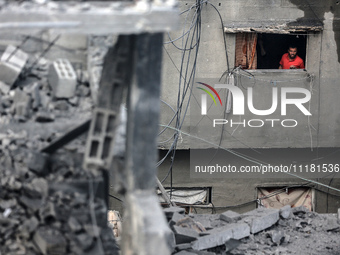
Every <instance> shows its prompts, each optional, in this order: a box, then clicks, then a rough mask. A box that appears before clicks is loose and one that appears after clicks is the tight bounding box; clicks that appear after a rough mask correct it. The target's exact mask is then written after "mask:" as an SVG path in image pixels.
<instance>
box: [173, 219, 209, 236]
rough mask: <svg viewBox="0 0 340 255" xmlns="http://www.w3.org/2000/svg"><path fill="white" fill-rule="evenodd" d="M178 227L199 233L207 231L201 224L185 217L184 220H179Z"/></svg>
mask: <svg viewBox="0 0 340 255" xmlns="http://www.w3.org/2000/svg"><path fill="white" fill-rule="evenodd" d="M176 226H180V227H184V228H189V229H192V230H195V231H196V232H197V233H200V232H205V231H206V229H205V228H204V227H203V226H202V224H201V223H199V222H197V221H194V220H193V219H192V218H190V217H184V218H183V219H180V220H178V221H177V222H176Z"/></svg>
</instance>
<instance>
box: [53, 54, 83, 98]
mask: <svg viewBox="0 0 340 255" xmlns="http://www.w3.org/2000/svg"><path fill="white" fill-rule="evenodd" d="M48 81H49V83H50V85H51V87H52V90H53V96H54V97H55V98H71V97H74V96H75V92H76V86H77V76H76V73H75V71H74V69H73V67H72V65H71V63H70V62H69V61H68V60H67V59H58V60H56V61H54V62H53V63H52V64H51V65H50V68H49V73H48Z"/></svg>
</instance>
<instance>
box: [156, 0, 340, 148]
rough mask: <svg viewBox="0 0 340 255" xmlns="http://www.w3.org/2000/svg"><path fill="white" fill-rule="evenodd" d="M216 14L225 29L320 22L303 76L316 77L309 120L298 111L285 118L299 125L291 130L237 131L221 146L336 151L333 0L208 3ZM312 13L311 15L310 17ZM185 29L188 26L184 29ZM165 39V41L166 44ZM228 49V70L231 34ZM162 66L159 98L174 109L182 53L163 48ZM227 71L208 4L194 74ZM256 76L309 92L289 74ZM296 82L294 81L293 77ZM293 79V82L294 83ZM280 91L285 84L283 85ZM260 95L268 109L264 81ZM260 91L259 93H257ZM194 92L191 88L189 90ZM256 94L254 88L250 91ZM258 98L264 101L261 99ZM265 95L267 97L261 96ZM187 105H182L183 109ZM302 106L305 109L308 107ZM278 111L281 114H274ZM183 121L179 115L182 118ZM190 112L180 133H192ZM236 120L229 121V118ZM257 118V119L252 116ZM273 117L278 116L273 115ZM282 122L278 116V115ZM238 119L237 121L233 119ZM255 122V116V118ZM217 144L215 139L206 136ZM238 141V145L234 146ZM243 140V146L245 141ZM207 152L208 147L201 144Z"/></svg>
mask: <svg viewBox="0 0 340 255" xmlns="http://www.w3.org/2000/svg"><path fill="white" fill-rule="evenodd" d="M210 2H211V3H213V4H214V5H215V6H216V8H217V9H218V10H219V11H220V13H221V16H222V19H223V23H224V25H226V26H228V25H230V24H234V23H237V22H242V23H249V26H251V25H252V24H253V23H259V22H262V23H263V24H265V23H266V22H271V23H275V22H277V23H280V24H281V23H282V22H284V23H287V24H289V23H290V22H294V21H301V20H304V19H314V20H316V21H318V20H320V21H321V22H322V23H323V26H324V30H323V31H322V32H315V33H309V34H308V39H307V54H306V55H307V57H306V58H307V59H306V69H307V72H308V73H310V74H312V75H314V83H313V86H314V87H313V95H312V99H311V101H310V111H311V113H312V116H311V117H310V118H309V120H308V119H307V117H305V116H304V115H301V112H299V111H294V110H293V111H290V116H289V118H293V119H296V120H297V121H298V122H299V125H298V126H297V127H295V128H293V129H290V130H289V129H287V128H284V127H277V128H275V129H268V128H266V127H264V128H260V129H257V130H254V129H252V128H249V127H248V128H242V129H241V128H238V130H237V131H235V132H234V133H233V131H234V129H230V130H228V131H229V132H230V133H233V135H234V138H232V137H226V139H223V143H222V145H223V146H224V147H228V148H246V147H247V146H249V147H255V148H272V147H275V148H287V147H299V148H306V147H310V146H313V147H337V146H339V145H340V130H339V122H340V111H339V110H340V106H339V104H338V102H337V101H338V100H337V98H338V95H339V93H340V91H339V90H340V86H339V83H338V82H337V81H338V80H339V78H340V77H339V76H340V72H339V68H340V65H339V56H338V49H339V48H340V45H339V43H340V40H339V36H338V30H339V26H338V21H339V16H338V10H339V5H336V4H334V3H333V2H331V1H309V2H310V6H308V5H307V4H306V3H305V1H289V0H271V1H269V0H262V1H236V0H226V1H210ZM193 4H194V2H192V1H180V8H181V10H186V9H188V8H189V7H190V6H192V5H193ZM311 10H314V12H312V11H311ZM186 14H187V13H185V14H182V15H181V21H182V25H183V24H184V22H185V19H186ZM191 17H192V12H191V14H190V13H189V14H188V17H187V20H189V21H190V20H191ZM187 27H188V26H187ZM181 34H182V32H181V31H177V32H172V33H171V37H172V38H177V37H179V36H181ZM167 40H168V38H167V36H165V41H167ZM226 40H227V49H228V56H229V63H230V67H233V66H234V58H235V34H227V36H226ZM176 45H178V46H181V40H178V41H176ZM164 48H165V50H164V61H163V70H164V72H163V88H162V90H163V93H162V99H163V100H164V101H165V102H166V103H168V104H169V105H171V106H172V107H173V109H175V110H176V103H177V93H178V83H179V72H178V69H180V63H181V51H179V50H177V49H176V48H175V47H174V46H173V45H171V44H166V45H165V47H164ZM226 69H227V65H226V58H225V54H224V45H223V37H222V31H221V22H220V20H219V17H218V14H217V12H216V10H215V9H214V8H213V7H212V6H211V5H209V4H203V7H202V37H201V43H200V47H199V54H198V62H197V72H196V77H198V78H218V77H220V76H221V75H222V73H223V72H224V71H225V70H226ZM253 74H254V75H255V77H258V78H259V79H264V80H272V79H273V80H275V79H277V80H281V81H284V80H286V81H287V83H289V86H292V87H303V88H307V89H308V88H309V85H310V84H309V83H308V80H306V81H305V82H304V83H301V82H300V81H293V82H290V81H291V80H292V75H293V74H292V73H291V72H277V73H264V72H258V71H255V72H254V73H253ZM293 76H294V77H298V76H296V75H293ZM293 80H294V79H293ZM243 83H244V86H245V87H247V86H251V85H252V84H251V83H248V84H247V81H243ZM281 85H282V86H287V84H284V83H282V84H281ZM256 86H257V88H256V89H258V91H257V92H256V93H257V94H255V96H258V98H261V100H260V103H258V107H259V108H260V106H261V105H262V106H263V107H265V106H270V105H271V97H268V96H267V95H266V88H267V87H268V86H271V85H270V84H269V85H268V83H267V84H266V82H261V81H260V82H257V84H256ZM261 88H262V90H261ZM193 89H195V88H193ZM254 91H255V88H254ZM261 95H262V97H261ZM264 95H265V96H264ZM186 102H187V101H185V103H184V106H186ZM306 107H309V105H308V104H306ZM278 110H279V109H278ZM162 113H163V114H162V118H161V123H162V124H167V123H168V121H169V120H170V119H171V117H172V115H173V112H172V111H171V110H170V108H169V107H168V106H166V105H164V106H163V110H162ZM182 116H183V115H182ZM190 117H191V115H190V109H189V111H188V114H187V117H186V119H185V121H184V124H183V127H182V131H184V132H188V133H189V132H190ZM233 117H237V116H229V118H233ZM255 117H256V116H255ZM268 117H273V118H277V117H278V115H277V112H275V113H274V114H273V115H272V116H268ZM279 117H281V119H282V116H279ZM237 118H238V117H237ZM244 119H254V115H252V114H249V113H246V115H245V116H244ZM256 119H257V117H256ZM173 133H174V131H173V130H167V131H166V132H164V133H163V136H161V137H160V141H166V140H167V139H169V138H171V136H172V135H173ZM208 138H209V139H210V140H211V141H212V142H214V143H216V141H217V139H218V138H216V137H213V134H211V137H208ZM238 140H241V141H242V142H237V141H238ZM245 141H246V144H244V142H245ZM171 142H172V140H170V141H169V142H168V143H162V144H160V148H163V149H164V148H169V146H170V145H171ZM203 146H206V147H209V146H210V145H203ZM189 147H191V145H190V141H189V138H188V137H187V136H185V135H183V136H182V137H181V139H180V141H179V143H178V148H181V149H187V148H189Z"/></svg>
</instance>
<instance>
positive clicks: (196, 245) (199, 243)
mask: <svg viewBox="0 0 340 255" xmlns="http://www.w3.org/2000/svg"><path fill="white" fill-rule="evenodd" d="M230 238H233V231H232V229H230V228H225V229H221V231H216V232H215V233H211V234H210V235H206V236H202V237H199V238H197V240H196V241H194V242H192V243H191V247H192V249H194V250H197V251H201V250H205V249H209V248H213V247H216V246H220V245H222V244H224V243H225V242H226V241H228V240H229V239H230Z"/></svg>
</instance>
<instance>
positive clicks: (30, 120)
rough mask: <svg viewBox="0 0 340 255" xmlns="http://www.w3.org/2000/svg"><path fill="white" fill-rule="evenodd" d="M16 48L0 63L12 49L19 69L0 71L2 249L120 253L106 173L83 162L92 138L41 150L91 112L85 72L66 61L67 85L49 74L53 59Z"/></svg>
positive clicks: (9, 251) (96, 254)
mask: <svg viewBox="0 0 340 255" xmlns="http://www.w3.org/2000/svg"><path fill="white" fill-rule="evenodd" d="M8 49H10V50H8ZM13 49H15V47H12V46H11V47H10V46H9V47H8V48H7V50H6V52H7V51H9V52H10V53H8V52H7V53H6V52H5V53H4V54H3V57H2V59H1V61H2V62H3V58H4V56H5V55H6V54H7V55H8V54H13V56H11V59H15V60H16V61H19V60H20V61H21V62H20V61H19V62H20V63H21V65H19V64H17V65H16V67H18V66H20V70H19V69H18V68H16V69H15V71H16V72H15V73H14V72H13V75H12V76H11V77H5V76H2V73H1V72H0V81H1V82H0V102H1V103H0V116H1V117H0V254H1V255H4V254H16V255H19V254H23V255H34V254H37V255H38V254H39V255H40V254H44V255H45V254H49V255H50V254H55V255H59V254H60V255H66V254H72V255H73V254H93V255H101V254H103V255H104V254H118V246H117V244H116V241H115V239H114V236H113V232H112V229H111V228H110V227H109V226H108V224H107V205H106V200H107V198H106V196H105V194H106V193H105V192H104V190H103V188H104V187H105V185H104V179H103V176H102V174H101V173H100V172H97V173H94V172H91V173H90V172H87V171H86V170H84V169H83V168H82V167H81V166H82V153H83V152H84V147H85V142H86V141H85V139H86V137H84V136H83V137H81V138H79V139H76V140H75V141H73V142H71V143H69V144H68V145H66V146H65V147H64V148H62V149H59V150H58V152H56V153H54V154H52V155H49V154H46V153H41V152H40V150H41V149H42V148H44V147H45V146H47V145H48V144H50V142H51V141H54V140H55V139H56V138H58V137H59V136H60V135H61V134H63V133H65V131H67V129H69V128H73V127H75V126H77V125H79V123H81V122H82V121H84V120H87V119H88V118H89V117H90V114H91V109H92V108H93V101H92V99H91V90H90V87H89V83H88V80H87V75H85V73H86V71H85V70H80V69H78V70H75V69H74V67H73V66H71V64H70V63H69V62H68V60H63V62H62V64H63V65H64V66H62V68H64V69H65V70H66V69H67V70H66V71H67V72H68V73H67V75H68V76H67V77H66V74H65V73H64V76H65V77H66V78H67V79H69V80H71V81H69V80H67V82H69V83H68V84H66V83H65V79H66V78H65V77H64V76H63V77H61V76H60V77H59V76H58V77H53V75H52V77H51V75H49V74H51V73H49V70H50V69H51V68H52V67H51V65H52V64H53V62H50V61H48V60H46V59H44V58H41V57H39V55H36V54H34V55H31V54H27V53H24V52H23V51H22V50H14V51H13ZM13 52H14V53H13ZM19 53H20V54H21V55H20V56H17V54H19ZM22 56H26V58H23V57H22ZM65 63H66V64H65ZM0 64H1V65H3V63H0ZM68 64H69V65H68ZM59 67H60V66H58V68H59ZM52 69H53V68H52ZM50 72H51V71H50ZM52 72H53V71H52ZM70 73H71V75H69V74H70ZM14 74H15V75H14ZM76 74H77V76H76ZM71 76H72V77H71ZM63 79H64V80H63ZM64 85H67V86H68V87H67V88H66V89H65V88H62V89H61V90H62V92H60V90H58V89H59V87H58V86H64ZM55 87H58V89H55ZM66 92H67V93H66ZM62 93H64V94H62ZM98 187H100V188H98Z"/></svg>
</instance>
